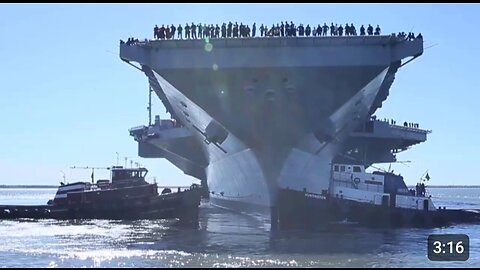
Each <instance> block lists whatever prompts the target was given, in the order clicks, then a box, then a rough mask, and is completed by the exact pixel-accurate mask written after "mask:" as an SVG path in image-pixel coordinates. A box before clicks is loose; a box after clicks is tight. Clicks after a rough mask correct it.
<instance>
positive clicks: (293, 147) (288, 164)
mask: <svg viewBox="0 0 480 270" xmlns="http://www.w3.org/2000/svg"><path fill="white" fill-rule="evenodd" d="M293 41H295V42H294V43H292V42H293ZM392 42H393V41H392V39H391V38H389V37H362V38H360V37H351V38H338V39H336V38H315V39H314V38H299V39H291V38H290V39H289V38H286V39H282V38H278V39H268V38H267V39H246V40H243V41H242V40H239V39H238V40H213V41H212V43H211V45H212V46H206V44H204V43H202V42H201V41H160V42H158V43H148V44H143V45H137V46H125V45H124V46H123V47H122V46H121V57H122V59H123V60H126V61H134V62H138V63H140V64H141V69H142V70H143V71H144V72H145V74H146V75H147V77H148V78H149V81H150V85H151V86H152V88H153V89H154V91H155V92H156V93H157V95H158V97H159V98H160V99H161V100H162V101H163V103H164V104H165V107H166V108H167V110H168V111H169V112H170V113H171V115H172V117H173V118H175V119H176V120H177V121H178V122H180V123H182V125H183V129H185V130H188V133H189V135H188V136H187V137H188V138H189V140H190V141H191V142H194V144H195V147H192V148H191V149H192V150H191V151H190V152H188V149H182V150H181V151H180V148H181V147H178V140H177V141H176V142H175V138H167V139H161V138H160V139H158V138H157V139H148V138H147V139H145V140H144V142H145V141H148V142H149V145H150V146H149V147H157V148H158V149H160V150H162V151H164V152H165V153H166V152H168V153H169V155H170V156H166V155H165V154H163V155H162V154H159V155H158V156H157V157H165V158H168V159H169V160H171V161H172V162H173V163H174V164H176V165H177V164H178V165H177V166H179V168H181V169H183V170H184V171H188V170H190V169H187V168H193V167H195V166H196V170H197V171H199V172H197V173H195V175H197V176H198V177H199V178H200V179H202V180H204V181H206V183H207V184H208V188H209V191H210V197H211V198H212V199H213V200H212V201H213V202H215V203H219V204H222V202H224V203H223V205H225V206H227V207H231V206H233V205H239V206H246V207H245V208H249V207H248V206H254V207H252V209H254V208H260V209H269V208H270V207H271V206H273V203H274V202H275V200H276V194H277V190H278V189H279V188H289V189H293V190H299V191H303V190H306V191H308V192H311V193H317V194H320V193H322V191H323V190H326V189H328V185H329V178H330V166H331V163H332V161H333V160H334V159H335V157H336V156H338V154H339V153H340V152H342V151H344V150H345V149H344V148H345V145H346V141H348V138H349V135H350V134H351V133H352V131H354V130H355V129H358V127H360V126H361V125H362V124H364V123H365V121H366V120H367V119H368V118H369V116H370V115H371V114H372V113H373V112H374V111H375V109H376V108H378V107H379V106H381V103H382V101H383V100H384V99H385V98H386V96H388V89H389V88H390V86H391V83H392V82H393V77H394V75H395V72H396V71H397V69H398V67H399V66H400V63H401V59H402V58H404V57H407V56H416V55H418V54H421V52H423V46H422V43H419V42H416V43H414V42H410V43H408V44H403V43H394V42H393V43H392ZM212 47H213V49H212ZM139 142H140V141H139ZM191 142H190V143H191ZM175 145H177V146H175ZM194 149H195V150H194ZM152 151H153V150H152ZM175 154H177V156H174V155H175ZM140 155H142V153H140ZM144 156H145V155H144ZM153 156H154V155H151V156H150V157H153ZM172 156H174V157H172ZM179 156H181V157H182V158H183V161H184V162H183V163H182V162H177V161H176V160H178V159H179ZM182 164H187V165H188V166H186V165H185V167H184V168H182V166H183V165H182ZM192 170H193V169H192ZM202 170H203V174H202V173H201V171H202ZM191 175H193V173H191Z"/></svg>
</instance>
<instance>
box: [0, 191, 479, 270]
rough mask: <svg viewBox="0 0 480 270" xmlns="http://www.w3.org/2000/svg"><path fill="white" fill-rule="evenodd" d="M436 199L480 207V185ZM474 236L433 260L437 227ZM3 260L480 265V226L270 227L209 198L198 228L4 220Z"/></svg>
mask: <svg viewBox="0 0 480 270" xmlns="http://www.w3.org/2000/svg"><path fill="white" fill-rule="evenodd" d="M55 191H56V190H55V189H0V204H44V203H46V201H48V200H49V199H51V198H53V195H54V193H55ZM430 194H432V198H433V199H434V203H435V204H436V205H437V206H446V207H447V208H480V189H468V188H461V189H460V188H459V189H445V188H432V189H430ZM434 233H435V234H445V233H464V234H467V235H468V236H469V237H470V259H469V260H468V261H466V262H431V261H429V260H428V258H427V237H428V236H429V235H430V234H434ZM0 243H1V244H0V266H1V267H239V266H242V267H255V266H256V267H262V266H263V267H478V266H480V225H455V226H451V227H447V228H436V229H396V230H394V229H392V230H372V229H353V230H352V229H350V230H346V229H345V230H336V231H330V232H325V231H324V232H315V233H313V232H311V233H306V232H276V233H274V232H271V231H270V226H269V224H268V221H267V220H265V219H263V218H261V217H256V216H249V215H241V214H236V213H231V212H228V211H225V210H221V209H218V208H213V207H211V206H209V205H208V203H206V202H205V203H202V205H201V208H200V221H199V228H181V227H178V226H177V225H176V224H175V222H172V221H165V220H154V221H149V220H140V221H129V222H127V221H109V220H84V221H55V220H41V221H37V220H20V221H18V220H15V221H13V220H0Z"/></svg>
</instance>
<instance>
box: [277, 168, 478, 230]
mask: <svg viewBox="0 0 480 270" xmlns="http://www.w3.org/2000/svg"><path fill="white" fill-rule="evenodd" d="M287 202H288V203H287ZM452 223H480V209H446V208H445V207H444V208H440V207H439V208H438V209H437V208H436V207H435V205H434V204H433V201H432V199H431V196H428V197H427V196H426V190H425V188H424V185H421V184H419V185H417V190H410V189H408V187H407V185H406V184H405V181H404V179H403V177H402V176H401V175H396V174H394V173H392V172H385V171H375V172H373V173H367V172H365V168H364V166H361V165H355V164H333V165H332V170H331V178H330V184H329V188H328V190H323V191H322V193H321V194H317V193H311V192H307V190H304V191H303V192H299V191H294V190H290V189H288V188H284V189H281V190H280V193H279V197H278V203H277V209H275V211H274V213H273V214H272V225H273V226H274V228H280V229H282V228H283V229H291V228H298V227H307V228H318V227H322V228H324V227H329V226H331V225H333V226H340V225H343V224H348V225H349V226H352V225H357V226H363V227H442V226H447V225H449V224H452ZM324 225H325V226H324Z"/></svg>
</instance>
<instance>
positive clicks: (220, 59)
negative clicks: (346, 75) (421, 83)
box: [120, 36, 423, 69]
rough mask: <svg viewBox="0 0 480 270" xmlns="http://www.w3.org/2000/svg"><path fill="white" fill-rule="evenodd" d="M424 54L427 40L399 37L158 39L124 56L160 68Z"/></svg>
mask: <svg viewBox="0 0 480 270" xmlns="http://www.w3.org/2000/svg"><path fill="white" fill-rule="evenodd" d="M422 53H423V39H421V38H418V39H414V40H410V41H408V40H405V39H404V38H401V37H394V36H348V37H339V36H334V37H299V38H292V37H283V38H282V37H275V38H238V39H210V40H152V41H146V42H140V43H138V44H137V45H134V46H128V45H126V44H121V46H120V57H121V58H122V59H123V60H127V61H135V62H139V63H142V64H145V65H148V66H150V67H151V68H154V69H178V68H214V69H218V68H249V67H309V66H315V67H322V66H364V65H375V66H378V65H379V66H388V65H390V64H391V63H393V62H396V61H399V60H401V59H403V58H406V57H409V56H419V55H421V54H422Z"/></svg>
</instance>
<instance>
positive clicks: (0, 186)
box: [0, 185, 480, 188]
mask: <svg viewBox="0 0 480 270" xmlns="http://www.w3.org/2000/svg"><path fill="white" fill-rule="evenodd" d="M58 187H59V186H55V185H0V188H58ZM407 187H408V188H415V186H407ZM427 188H480V185H472V186H468V185H445V186H440V185H433V186H430V185H427Z"/></svg>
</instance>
